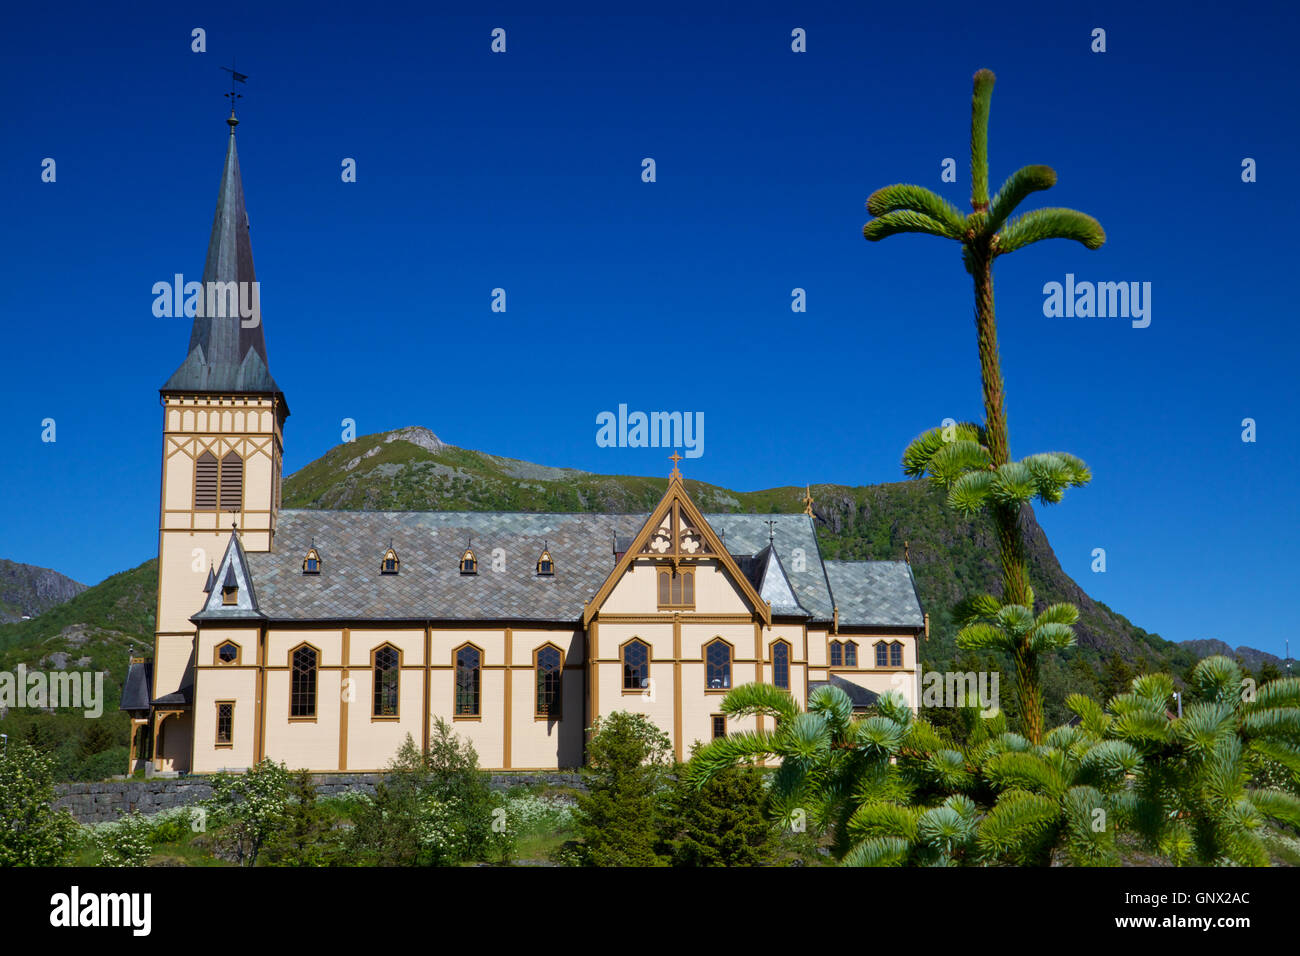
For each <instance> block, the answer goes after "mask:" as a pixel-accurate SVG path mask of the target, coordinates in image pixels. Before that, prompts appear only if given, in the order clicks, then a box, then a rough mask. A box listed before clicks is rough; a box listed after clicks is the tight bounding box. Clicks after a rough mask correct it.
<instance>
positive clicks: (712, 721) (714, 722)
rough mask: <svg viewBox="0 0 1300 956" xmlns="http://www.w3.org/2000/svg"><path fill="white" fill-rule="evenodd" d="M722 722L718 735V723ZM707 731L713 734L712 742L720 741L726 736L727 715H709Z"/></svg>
mask: <svg viewBox="0 0 1300 956" xmlns="http://www.w3.org/2000/svg"><path fill="white" fill-rule="evenodd" d="M719 721H721V722H722V733H720V734H719V733H718V722H719ZM709 729H710V731H712V733H713V739H714V740H722V739H723V738H724V737H726V736H727V715H726V714H709Z"/></svg>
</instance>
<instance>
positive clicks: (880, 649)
mask: <svg viewBox="0 0 1300 956" xmlns="http://www.w3.org/2000/svg"><path fill="white" fill-rule="evenodd" d="M876 666H877V667H888V666H889V645H888V644H886V643H885V642H884V641H878V642H877V643H876Z"/></svg>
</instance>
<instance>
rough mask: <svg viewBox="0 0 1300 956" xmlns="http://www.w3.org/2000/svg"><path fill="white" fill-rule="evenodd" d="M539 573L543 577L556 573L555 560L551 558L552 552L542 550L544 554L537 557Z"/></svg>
mask: <svg viewBox="0 0 1300 956" xmlns="http://www.w3.org/2000/svg"><path fill="white" fill-rule="evenodd" d="M537 573H538V574H539V575H541V576H543V577H546V576H548V575H552V574H554V573H555V561H553V560H552V559H551V552H549V551H546V550H543V551H542V556H541V557H540V558H538V559H537Z"/></svg>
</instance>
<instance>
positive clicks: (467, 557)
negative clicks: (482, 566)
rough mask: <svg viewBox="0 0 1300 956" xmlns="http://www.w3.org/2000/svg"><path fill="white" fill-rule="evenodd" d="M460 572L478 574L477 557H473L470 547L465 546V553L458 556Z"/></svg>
mask: <svg viewBox="0 0 1300 956" xmlns="http://www.w3.org/2000/svg"><path fill="white" fill-rule="evenodd" d="M460 573H461V574H478V558H476V557H474V552H473V550H471V549H470V548H466V549H465V553H464V554H462V555H461V556H460Z"/></svg>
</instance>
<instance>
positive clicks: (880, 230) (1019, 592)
mask: <svg viewBox="0 0 1300 956" xmlns="http://www.w3.org/2000/svg"><path fill="white" fill-rule="evenodd" d="M993 83H994V76H993V73H992V72H991V71H989V70H980V71H979V72H978V73H976V74H975V81H974V94H973V97H972V101H971V136H970V150H971V209H972V212H971V213H970V214H969V215H965V216H964V215H962V214H961V212H959V211H958V210H957V208H956V207H955V206H953V205H952V204H951V203H949V202H948V201H947V200H945V199H944V198H942V197H941V196H939V195H937V194H936V193H934V192H931V191H930V190H928V189H926V188H924V187H923V186H915V185H909V184H898V185H893V186H885V187H884V188H882V189H878V190H876V192H874V193H872V194H871V197H870V198H869V199H868V200H867V211H868V212H870V213H871V215H872V216H873V217H874V218H873V219H872V220H871V221H870V222H868V223H867V224H866V225H865V226H864V227H863V230H862V234H863V236H864V237H865V238H866V239H867V240H868V241H871V242H876V241H879V240H881V239H884V238H885V237H887V236H892V235H894V234H896V233H902V232H919V233H924V234H926V235H931V236H941V237H943V238H945V239H952V240H954V241H956V242H959V243H961V246H962V259H963V261H964V262H965V265H966V271H967V272H969V273H970V274H971V276H972V278H973V279H974V283H975V334H976V344H977V346H978V352H979V363H980V380H981V383H982V387H983V396H984V424H983V426H972V425H966V426H959V427H958V428H957V429H952V430H951V433H948V432H949V430H944V429H934V430H933V431H932V432H927V433H926V434H924V435H922V436H920V437H919V438H918V439H917V440H916V441H915V442H913V444H912V446H911V447H909V449H908V451H907V454H906V455H905V456H904V467H905V470H907V472H908V474H911V475H914V476H918V477H919V476H920V475H923V474H927V473H928V474H930V475H931V476H932V477H933V478H935V479H936V480H937V481H939V482H940V483H941V484H944V485H945V486H947V487H949V489H950V493H949V500H950V502H952V503H953V504H954V505H956V506H958V507H959V508H960V509H961V510H963V511H966V512H971V511H974V510H977V509H979V508H985V507H986V508H988V510H989V511H990V512H991V515H992V518H993V525H994V529H995V532H996V535H997V541H998V555H999V561H1000V564H1001V576H1002V602H1003V603H1005V604H1007V605H1012V606H1019V607H1028V608H1029V609H1030V610H1032V609H1033V598H1032V591H1031V589H1030V586H1029V573H1028V564H1029V562H1028V557H1027V554H1026V549H1025V539H1024V530H1023V528H1022V526H1021V512H1022V509H1023V508H1024V506H1025V505H1026V504H1027V503H1028V502H1029V501H1030V500H1032V499H1034V498H1037V499H1039V500H1041V501H1044V502H1051V501H1058V500H1060V493H1061V491H1063V490H1064V488H1066V487H1070V486H1074V485H1080V484H1084V483H1086V482H1087V481H1088V480H1089V477H1090V476H1089V474H1088V471H1087V467H1086V466H1085V465H1084V464H1083V462H1081V461H1079V460H1078V459H1077V458H1074V457H1073V456H1070V455H1065V454H1064V453H1059V452H1056V453H1050V454H1047V455H1035V456H1032V457H1031V458H1027V459H1025V460H1024V461H1022V462H1013V461H1012V460H1011V454H1010V441H1009V437H1008V431H1007V417H1006V396H1005V388H1004V386H1003V382H1002V368H1001V363H1000V360H999V358H998V335H997V322H996V317H995V314H994V308H993V261H994V259H996V258H997V257H998V256H1004V255H1007V254H1008V253H1011V252H1015V251H1016V250H1018V249H1021V248H1023V247H1024V246H1027V245H1030V244H1032V243H1035V242H1039V241H1040V240H1043V239H1074V240H1076V241H1077V242H1080V243H1082V244H1083V245H1084V246H1086V247H1087V248H1089V249H1097V248H1100V246H1101V245H1102V244H1103V243H1104V242H1105V241H1106V234H1105V232H1104V231H1103V230H1102V228H1101V224H1100V223H1098V222H1097V220H1096V219H1093V218H1092V217H1091V216H1088V215H1085V214H1084V213H1081V212H1077V211H1075V210H1073V209H1060V208H1047V209H1035V210H1032V211H1030V212H1027V213H1023V214H1021V215H1019V216H1017V217H1016V218H1014V219H1012V218H1011V214H1012V213H1013V212H1014V211H1015V209H1016V207H1017V206H1019V205H1020V203H1021V202H1022V201H1023V200H1024V199H1025V198H1026V197H1027V196H1029V194H1030V193H1033V192H1038V191H1040V190H1044V189H1049V188H1050V187H1052V186H1053V185H1055V184H1056V172H1055V171H1054V170H1053V169H1051V168H1050V167H1048V166H1025V167H1023V168H1021V169H1019V170H1017V171H1016V172H1015V173H1013V174H1012V175H1011V176H1010V177H1009V178H1008V179H1007V180H1006V182H1004V183H1003V184H1002V188H1001V189H999V190H998V192H997V194H996V195H995V196H993V197H992V199H990V198H989V185H988V171H989V164H988V121H989V106H990V102H991V100H992V96H993ZM945 445H948V446H950V447H949V448H947V449H945V448H944V446H945ZM940 452H942V454H940ZM936 463H937V464H936ZM1009 649H1010V651H1011V656H1012V660H1013V662H1014V664H1015V668H1016V691H1017V695H1018V696H1019V698H1020V705H1021V719H1022V720H1023V722H1024V726H1025V732H1026V735H1027V736H1028V737H1029V739H1030V740H1031V741H1033V742H1034V743H1039V742H1041V740H1042V735H1043V702H1042V690H1041V687H1040V685H1039V679H1038V659H1039V654H1040V653H1041V651H1040V650H1036V649H1034V648H1033V647H1031V646H1029V644H1028V643H1027V642H1026V641H1025V640H1021V641H1020V642H1018V643H1015V644H1013V646H1011V647H1010V648H1009Z"/></svg>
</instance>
